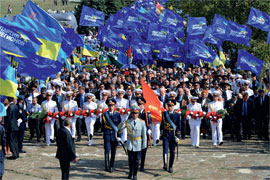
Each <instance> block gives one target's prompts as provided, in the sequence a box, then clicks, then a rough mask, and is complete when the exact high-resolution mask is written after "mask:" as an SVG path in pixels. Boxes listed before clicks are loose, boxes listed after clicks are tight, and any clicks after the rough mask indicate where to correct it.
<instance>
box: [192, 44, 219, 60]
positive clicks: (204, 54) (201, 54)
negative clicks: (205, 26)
mask: <svg viewBox="0 0 270 180" xmlns="http://www.w3.org/2000/svg"><path fill="white" fill-rule="evenodd" d="M190 53H191V54H190V57H191V58H193V59H201V60H203V61H207V62H211V63H212V62H213V61H214V60H215V57H216V56H217V55H216V53H215V52H214V51H213V50H212V49H211V48H210V47H208V46H206V45H205V44H204V42H202V41H200V40H197V41H191V44H190Z"/></svg>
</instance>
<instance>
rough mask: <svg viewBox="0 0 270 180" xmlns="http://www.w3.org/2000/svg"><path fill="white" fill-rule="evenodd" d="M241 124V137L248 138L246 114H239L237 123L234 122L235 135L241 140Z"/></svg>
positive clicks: (248, 127)
mask: <svg viewBox="0 0 270 180" xmlns="http://www.w3.org/2000/svg"><path fill="white" fill-rule="evenodd" d="M241 124H242V130H243V138H244V139H246V138H250V118H249V117H247V116H241V117H238V119H237V123H236V137H237V140H238V141H239V140H241V139H242V136H241Z"/></svg>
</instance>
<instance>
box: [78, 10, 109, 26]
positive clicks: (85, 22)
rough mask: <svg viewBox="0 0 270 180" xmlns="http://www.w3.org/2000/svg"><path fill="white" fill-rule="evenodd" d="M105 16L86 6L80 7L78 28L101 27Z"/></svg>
mask: <svg viewBox="0 0 270 180" xmlns="http://www.w3.org/2000/svg"><path fill="white" fill-rule="evenodd" d="M104 17H105V14H104V13H103V12H101V11H98V10H96V9H93V8H90V7H88V6H84V5H83V7H82V12H81V17H80V26H101V25H104Z"/></svg>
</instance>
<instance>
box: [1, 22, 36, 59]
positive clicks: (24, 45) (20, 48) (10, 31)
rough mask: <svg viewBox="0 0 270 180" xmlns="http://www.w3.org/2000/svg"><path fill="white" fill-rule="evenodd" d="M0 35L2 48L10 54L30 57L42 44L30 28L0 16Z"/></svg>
mask: <svg viewBox="0 0 270 180" xmlns="http://www.w3.org/2000/svg"><path fill="white" fill-rule="evenodd" d="M0 35H1V36H0V49H1V50H3V52H4V53H6V54H9V55H14V56H19V57H28V56H30V55H31V54H33V53H36V52H37V51H38V50H39V48H40V45H41V42H40V41H39V40H37V39H36V37H35V36H34V35H33V34H32V31H31V30H30V29H29V28H25V27H23V26H21V25H19V24H17V23H15V22H12V21H8V20H6V19H3V18H0Z"/></svg>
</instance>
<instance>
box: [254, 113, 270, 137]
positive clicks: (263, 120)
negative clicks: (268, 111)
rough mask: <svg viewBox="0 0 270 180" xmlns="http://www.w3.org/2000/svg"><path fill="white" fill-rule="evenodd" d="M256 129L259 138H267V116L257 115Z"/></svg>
mask: <svg viewBox="0 0 270 180" xmlns="http://www.w3.org/2000/svg"><path fill="white" fill-rule="evenodd" d="M257 121H258V122H257V130H258V137H259V138H260V139H261V138H265V139H267V140H268V139H269V137H268V136H269V132H268V131H269V130H268V126H269V118H267V117H266V116H258V119H257Z"/></svg>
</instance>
